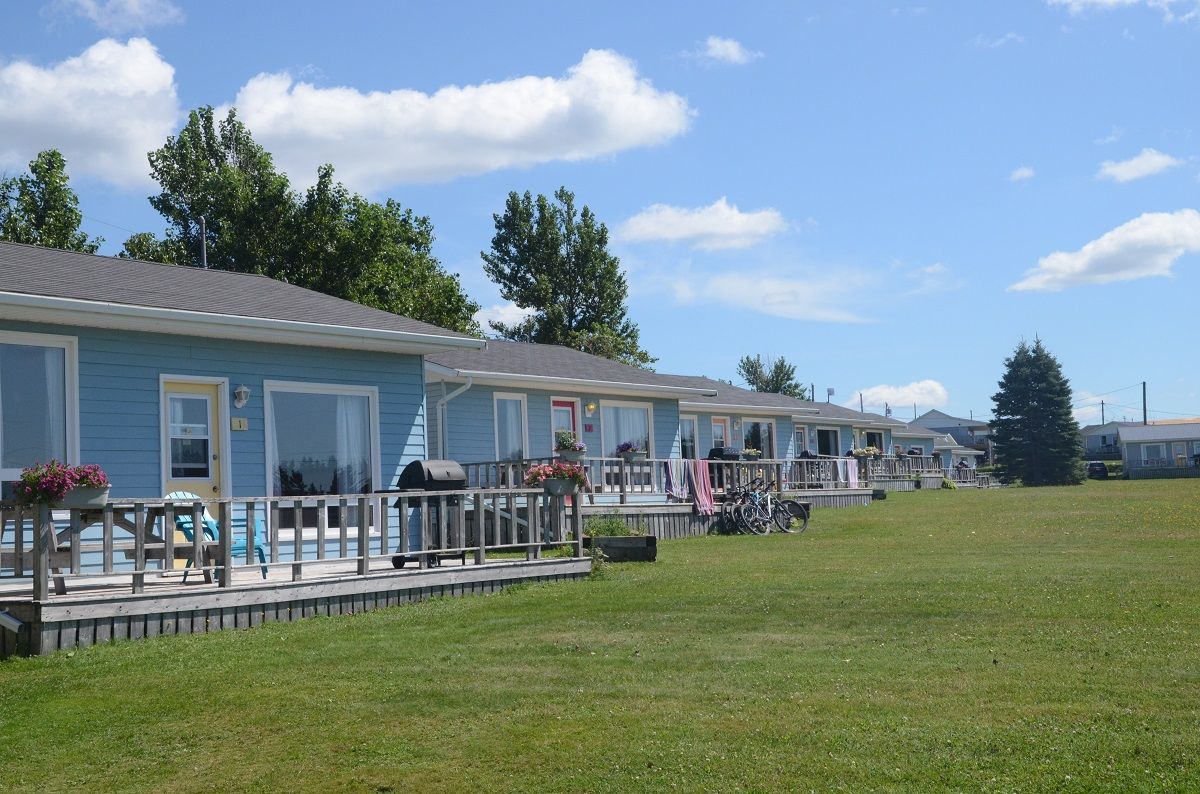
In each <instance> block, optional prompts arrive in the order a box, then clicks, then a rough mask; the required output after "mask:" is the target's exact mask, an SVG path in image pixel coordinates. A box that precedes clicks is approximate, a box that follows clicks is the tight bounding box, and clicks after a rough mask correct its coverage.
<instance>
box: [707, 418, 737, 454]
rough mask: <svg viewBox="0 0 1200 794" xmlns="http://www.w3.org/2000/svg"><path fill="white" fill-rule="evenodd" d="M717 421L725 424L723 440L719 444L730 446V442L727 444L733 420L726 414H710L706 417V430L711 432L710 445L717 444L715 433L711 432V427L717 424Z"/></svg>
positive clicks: (731, 432) (731, 431)
mask: <svg viewBox="0 0 1200 794" xmlns="http://www.w3.org/2000/svg"><path fill="white" fill-rule="evenodd" d="M718 422H720V423H722V424H723V425H725V440H724V441H723V442H722V443H721V446H723V447H728V446H730V444H729V441H730V436H731V435H732V434H733V422H732V421H730V418H729V417H728V416H710V417H708V432H709V433H710V434H711V436H710V439H711V440H712V445H713V446H714V447H715V446H717V434H716V433H714V432H713V428H714V427H715V426H716V425H717V423H718Z"/></svg>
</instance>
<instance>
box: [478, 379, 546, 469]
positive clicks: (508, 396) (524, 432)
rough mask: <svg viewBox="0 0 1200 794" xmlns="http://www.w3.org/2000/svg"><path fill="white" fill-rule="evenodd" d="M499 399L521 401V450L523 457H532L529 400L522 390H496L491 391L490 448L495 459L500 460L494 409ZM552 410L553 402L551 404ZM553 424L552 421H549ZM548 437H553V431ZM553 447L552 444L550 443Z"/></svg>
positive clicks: (496, 420) (497, 420)
mask: <svg viewBox="0 0 1200 794" xmlns="http://www.w3.org/2000/svg"><path fill="white" fill-rule="evenodd" d="M500 400H519V401H520V403H521V451H522V452H524V453H525V458H526V459H528V458H531V457H533V454H532V450H530V449H529V400H528V397H527V396H526V395H525V394H524V393H523V392H509V391H497V392H492V448H493V449H494V450H495V453H496V457H495V460H500V422H499V420H500V413H499V412H498V411H497V410H496V403H498V402H499V401H500ZM551 409H552V410H553V403H552V404H551ZM551 424H552V425H553V423H551ZM550 437H551V438H553V437H554V433H553V432H551V433H550ZM550 448H551V449H553V448H554V445H553V444H551V445H550Z"/></svg>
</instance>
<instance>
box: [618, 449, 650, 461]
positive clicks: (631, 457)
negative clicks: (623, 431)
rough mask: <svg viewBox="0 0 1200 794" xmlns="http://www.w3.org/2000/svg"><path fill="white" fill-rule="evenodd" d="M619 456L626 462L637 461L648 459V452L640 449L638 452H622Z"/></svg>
mask: <svg viewBox="0 0 1200 794" xmlns="http://www.w3.org/2000/svg"><path fill="white" fill-rule="evenodd" d="M619 457H620V458H621V460H623V461H625V462H626V463H637V462H638V461H642V460H645V459H646V452H645V450H639V451H638V452H622V453H621V454H620V456H619Z"/></svg>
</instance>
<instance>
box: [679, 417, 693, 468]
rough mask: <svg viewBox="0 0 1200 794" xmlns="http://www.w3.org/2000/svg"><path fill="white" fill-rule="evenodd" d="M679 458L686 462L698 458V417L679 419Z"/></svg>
mask: <svg viewBox="0 0 1200 794" xmlns="http://www.w3.org/2000/svg"><path fill="white" fill-rule="evenodd" d="M679 456H680V457H681V458H683V459H684V460H693V459H695V457H696V417H694V416H687V415H681V416H680V417H679Z"/></svg>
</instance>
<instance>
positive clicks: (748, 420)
mask: <svg viewBox="0 0 1200 794" xmlns="http://www.w3.org/2000/svg"><path fill="white" fill-rule="evenodd" d="M755 422H757V423H758V424H760V425H770V426H771V446H773V447H778V446H779V439H777V438H776V436H777V435H779V429H778V428H777V427H775V420H774V419H771V418H770V417H766V416H743V417H742V437H741V438H740V439H738V440H739V441H740V442H741V444H742V448H743V449H745V448H746V425H748V424H753V423H755ZM759 452H761V453H762V457H763V460H775V452H776V450H774V449H772V450H769V451H768V450H765V449H760V450H759Z"/></svg>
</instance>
